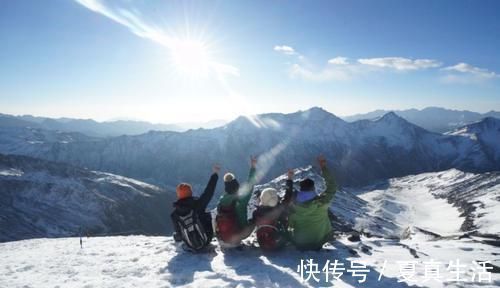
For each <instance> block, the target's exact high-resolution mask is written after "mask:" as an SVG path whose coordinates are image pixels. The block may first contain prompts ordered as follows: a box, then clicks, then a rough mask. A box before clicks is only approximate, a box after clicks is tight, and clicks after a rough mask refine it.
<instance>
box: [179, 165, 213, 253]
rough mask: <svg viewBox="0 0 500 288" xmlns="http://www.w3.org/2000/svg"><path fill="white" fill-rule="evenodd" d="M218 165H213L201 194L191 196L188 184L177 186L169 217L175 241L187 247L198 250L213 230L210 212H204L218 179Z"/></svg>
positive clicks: (204, 244)
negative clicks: (212, 171) (181, 242)
mask: <svg viewBox="0 0 500 288" xmlns="http://www.w3.org/2000/svg"><path fill="white" fill-rule="evenodd" d="M219 169H220V168H219V167H218V166H214V173H213V174H212V176H211V177H210V180H209V182H208V184H207V186H206V188H205V191H204V192H203V194H202V195H201V196H200V197H199V198H197V197H193V196H192V189H191V186H190V185H189V184H186V183H181V184H179V185H178V186H177V188H176V192H177V198H178V200H177V201H176V202H175V203H174V207H175V209H174V211H173V212H172V214H171V219H172V222H173V224H174V228H175V233H174V238H175V240H176V241H183V242H184V243H185V244H186V245H187V246H188V248H189V249H192V250H195V251H199V250H201V249H203V248H204V247H206V246H207V245H208V244H210V242H211V240H212V238H213V235H214V232H213V228H212V218H211V214H210V213H208V212H206V211H205V210H206V208H207V206H208V203H209V202H210V200H211V199H212V197H213V195H214V191H215V186H216V185H217V180H218V175H217V173H218V171H219Z"/></svg>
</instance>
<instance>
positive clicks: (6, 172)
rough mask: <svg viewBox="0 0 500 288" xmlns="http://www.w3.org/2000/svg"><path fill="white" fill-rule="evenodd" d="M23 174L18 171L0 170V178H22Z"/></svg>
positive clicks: (10, 169)
mask: <svg viewBox="0 0 500 288" xmlns="http://www.w3.org/2000/svg"><path fill="white" fill-rule="evenodd" d="M23 174H24V172H23V171H21V170H19V169H14V168H9V169H3V170H0V176H14V177H20V176H23Z"/></svg>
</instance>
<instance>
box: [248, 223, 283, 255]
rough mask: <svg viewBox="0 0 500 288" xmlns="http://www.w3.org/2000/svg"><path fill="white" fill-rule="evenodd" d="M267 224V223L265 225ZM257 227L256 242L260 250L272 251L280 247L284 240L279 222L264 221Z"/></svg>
mask: <svg viewBox="0 0 500 288" xmlns="http://www.w3.org/2000/svg"><path fill="white" fill-rule="evenodd" d="M266 222H267V223H266ZM266 222H264V223H260V224H259V225H257V228H256V232H255V233H256V234H257V242H258V243H259V246H260V248H261V249H262V250H265V251H273V250H277V249H279V248H281V247H282V245H283V243H284V240H285V239H283V235H282V233H281V232H282V229H283V228H282V227H281V225H280V223H279V220H276V221H266Z"/></svg>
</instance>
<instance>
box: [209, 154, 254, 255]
mask: <svg viewBox="0 0 500 288" xmlns="http://www.w3.org/2000/svg"><path fill="white" fill-rule="evenodd" d="M250 163H251V165H250V173H249V176H248V182H247V183H245V184H244V185H242V186H241V187H240V184H239V182H238V180H237V179H236V177H235V176H234V174H232V173H226V174H225V175H224V194H223V195H222V197H221V198H220V200H219V203H218V205H217V216H216V218H215V230H216V236H217V239H218V240H219V243H220V244H221V246H222V247H225V248H232V247H237V246H239V245H240V244H241V240H243V239H245V238H247V237H248V236H250V234H251V233H252V231H253V229H254V226H255V225H254V224H253V223H251V222H249V221H248V216H247V207H248V202H249V201H250V198H251V197H252V191H253V186H254V185H255V182H256V179H255V166H256V165H257V159H256V158H255V157H251V161H250Z"/></svg>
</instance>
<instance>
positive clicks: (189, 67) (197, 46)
mask: <svg viewBox="0 0 500 288" xmlns="http://www.w3.org/2000/svg"><path fill="white" fill-rule="evenodd" d="M171 57H172V62H173V65H174V67H175V69H176V71H177V72H178V73H179V74H181V75H183V76H187V77H195V78H198V77H207V76H208V75H209V73H210V69H211V67H210V66H211V63H212V60H211V57H210V51H209V49H208V46H207V45H206V43H204V42H203V41H199V40H192V39H175V40H174V41H173V43H172V45H171Z"/></svg>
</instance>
